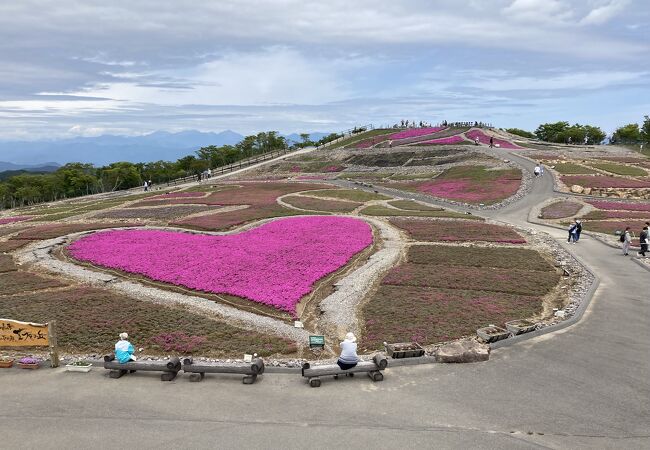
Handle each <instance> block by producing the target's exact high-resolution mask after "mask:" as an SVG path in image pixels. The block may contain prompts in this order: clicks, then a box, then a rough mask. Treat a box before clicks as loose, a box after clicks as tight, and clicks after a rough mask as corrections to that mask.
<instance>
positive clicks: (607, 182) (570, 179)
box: [560, 175, 650, 188]
mask: <svg viewBox="0 0 650 450" xmlns="http://www.w3.org/2000/svg"><path fill="white" fill-rule="evenodd" d="M560 179H561V180H562V182H563V183H564V184H566V185H567V186H571V185H573V184H577V185H580V186H582V187H590V188H650V181H648V179H645V180H635V179H629V178H619V177H606V176H602V175H594V176H588V175H585V176H580V175H575V176H573V175H565V176H562V177H560Z"/></svg>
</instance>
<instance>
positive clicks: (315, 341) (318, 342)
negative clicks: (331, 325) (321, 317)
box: [309, 336, 325, 348]
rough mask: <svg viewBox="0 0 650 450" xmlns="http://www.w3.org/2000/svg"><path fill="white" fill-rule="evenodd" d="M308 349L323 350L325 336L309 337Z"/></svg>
mask: <svg viewBox="0 0 650 450" xmlns="http://www.w3.org/2000/svg"><path fill="white" fill-rule="evenodd" d="M309 348H325V336H309Z"/></svg>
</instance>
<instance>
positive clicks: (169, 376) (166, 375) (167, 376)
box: [160, 372, 177, 381]
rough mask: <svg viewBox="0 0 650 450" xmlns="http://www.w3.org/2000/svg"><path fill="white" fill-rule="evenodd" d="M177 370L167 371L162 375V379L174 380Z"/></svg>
mask: <svg viewBox="0 0 650 450" xmlns="http://www.w3.org/2000/svg"><path fill="white" fill-rule="evenodd" d="M176 375H177V372H165V373H163V374H162V375H160V381H172V380H173V379H174V378H176Z"/></svg>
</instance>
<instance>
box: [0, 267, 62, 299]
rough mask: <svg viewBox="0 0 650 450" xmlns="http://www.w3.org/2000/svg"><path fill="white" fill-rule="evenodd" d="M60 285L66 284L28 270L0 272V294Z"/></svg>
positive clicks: (11, 293) (19, 292)
mask: <svg viewBox="0 0 650 450" xmlns="http://www.w3.org/2000/svg"><path fill="white" fill-rule="evenodd" d="M62 286H66V284H65V283H62V282H60V281H57V280H54V279H51V278H44V277H41V276H39V275H36V274H33V273H30V272H23V271H7V272H4V273H0V296H2V295H13V294H21V293H23V292H29V291H35V290H40V289H47V288H56V287H62Z"/></svg>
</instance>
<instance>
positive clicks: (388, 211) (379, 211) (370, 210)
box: [360, 205, 482, 220]
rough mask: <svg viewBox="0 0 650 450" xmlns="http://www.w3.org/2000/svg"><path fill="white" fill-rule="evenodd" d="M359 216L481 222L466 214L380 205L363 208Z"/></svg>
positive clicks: (478, 218)
mask: <svg viewBox="0 0 650 450" xmlns="http://www.w3.org/2000/svg"><path fill="white" fill-rule="evenodd" d="M360 213H361V214H364V215H366V216H383V217H446V218H454V219H470V220H482V219H481V218H480V217H477V216H470V215H467V214H462V213H457V212H454V211H444V210H442V211H418V210H410V211H405V210H400V209H393V208H387V207H386V206H382V205H371V206H367V207H366V208H363V209H362V210H361V211H360Z"/></svg>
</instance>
